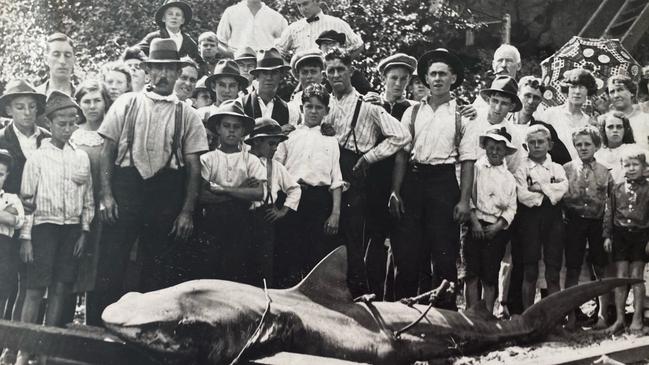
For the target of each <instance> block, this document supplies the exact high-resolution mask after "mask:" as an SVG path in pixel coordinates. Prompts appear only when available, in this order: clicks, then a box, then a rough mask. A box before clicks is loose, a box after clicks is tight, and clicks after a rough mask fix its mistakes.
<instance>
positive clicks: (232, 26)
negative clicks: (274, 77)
mask: <svg viewBox="0 0 649 365" xmlns="http://www.w3.org/2000/svg"><path fill="white" fill-rule="evenodd" d="M286 27H288V22H287V21H286V19H285V18H284V17H283V16H282V14H280V13H278V12H277V11H275V10H273V9H271V8H269V7H268V6H266V4H264V3H263V2H262V3H261V8H260V9H259V10H258V11H257V13H256V14H252V11H250V8H248V5H247V4H246V0H243V1H241V2H239V3H237V4H235V5H232V6H230V7H228V8H227V9H225V11H224V12H223V15H222V16H221V20H219V26H218V27H217V29H216V36H217V37H218V39H219V40H220V41H221V42H223V43H225V44H227V46H228V47H229V48H230V49H232V50H234V51H237V50H239V49H243V48H246V47H251V48H252V49H254V50H255V51H259V50H266V49H269V48H271V47H273V45H274V44H275V41H276V40H277V39H278V38H279V37H280V36H281V35H282V32H283V31H284V29H286Z"/></svg>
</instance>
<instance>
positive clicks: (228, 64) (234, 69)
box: [205, 59, 249, 90]
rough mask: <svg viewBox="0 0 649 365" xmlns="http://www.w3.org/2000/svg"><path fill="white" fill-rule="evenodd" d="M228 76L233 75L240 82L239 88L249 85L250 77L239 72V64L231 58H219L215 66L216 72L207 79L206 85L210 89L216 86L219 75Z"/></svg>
mask: <svg viewBox="0 0 649 365" xmlns="http://www.w3.org/2000/svg"><path fill="white" fill-rule="evenodd" d="M223 76H228V77H233V78H234V79H236V80H237V81H238V82H239V89H241V90H243V89H245V88H246V87H248V83H249V82H248V79H247V78H245V77H243V76H241V72H239V65H237V63H236V62H234V61H233V60H230V59H224V60H219V62H217V63H216V66H214V72H213V73H212V74H211V75H210V76H209V77H208V78H207V80H205V85H206V86H207V88H208V89H210V90H212V89H213V88H214V82H215V81H216V79H218V78H219V77H223Z"/></svg>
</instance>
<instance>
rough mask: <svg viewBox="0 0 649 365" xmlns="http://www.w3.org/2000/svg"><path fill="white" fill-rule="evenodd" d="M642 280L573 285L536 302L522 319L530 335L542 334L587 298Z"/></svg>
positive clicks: (611, 280)
mask: <svg viewBox="0 0 649 365" xmlns="http://www.w3.org/2000/svg"><path fill="white" fill-rule="evenodd" d="M641 282H643V280H642V279H622V278H608V279H603V280H598V281H591V282H588V283H585V284H580V285H577V286H573V287H571V288H568V289H566V290H562V291H560V292H558V293H554V294H552V295H550V296H548V297H546V298H544V299H543V300H541V301H539V302H537V303H535V304H534V305H532V306H531V307H529V308H528V309H527V310H526V311H525V312H523V314H522V318H521V319H522V321H523V323H524V325H525V326H526V327H528V328H530V329H531V330H532V331H531V333H530V337H536V336H540V335H542V334H544V333H547V332H548V331H549V330H550V329H552V328H554V327H555V326H556V325H557V323H558V322H559V321H560V320H561V319H562V318H563V317H564V316H565V315H567V314H568V312H570V311H571V310H573V309H575V308H577V307H578V306H580V305H581V304H582V303H584V302H586V301H587V300H589V299H592V298H595V297H597V296H599V295H602V294H605V293H607V292H610V291H611V290H613V289H614V288H616V287H619V286H623V285H633V284H638V283H641Z"/></svg>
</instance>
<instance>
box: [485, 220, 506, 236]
mask: <svg viewBox="0 0 649 365" xmlns="http://www.w3.org/2000/svg"><path fill="white" fill-rule="evenodd" d="M501 230H502V227H501V226H500V223H498V222H496V223H493V224H490V225H488V226H486V227H485V228H484V234H485V238H486V239H488V240H490V239H493V238H494V237H495V236H496V234H497V233H498V232H500V231H501Z"/></svg>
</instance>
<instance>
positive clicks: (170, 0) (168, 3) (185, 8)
mask: <svg viewBox="0 0 649 365" xmlns="http://www.w3.org/2000/svg"><path fill="white" fill-rule="evenodd" d="M171 7H176V8H179V9H180V10H181V11H182V12H183V15H184V16H185V24H184V25H187V23H189V21H190V20H192V8H191V7H190V6H189V4H187V3H186V2H184V1H178V0H165V2H164V4H162V6H160V7H159V8H158V10H157V11H156V12H155V22H156V24H158V26H160V27H163V28H164V26H165V24H164V22H162V16H163V15H164V14H165V11H166V10H167V9H169V8H171Z"/></svg>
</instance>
